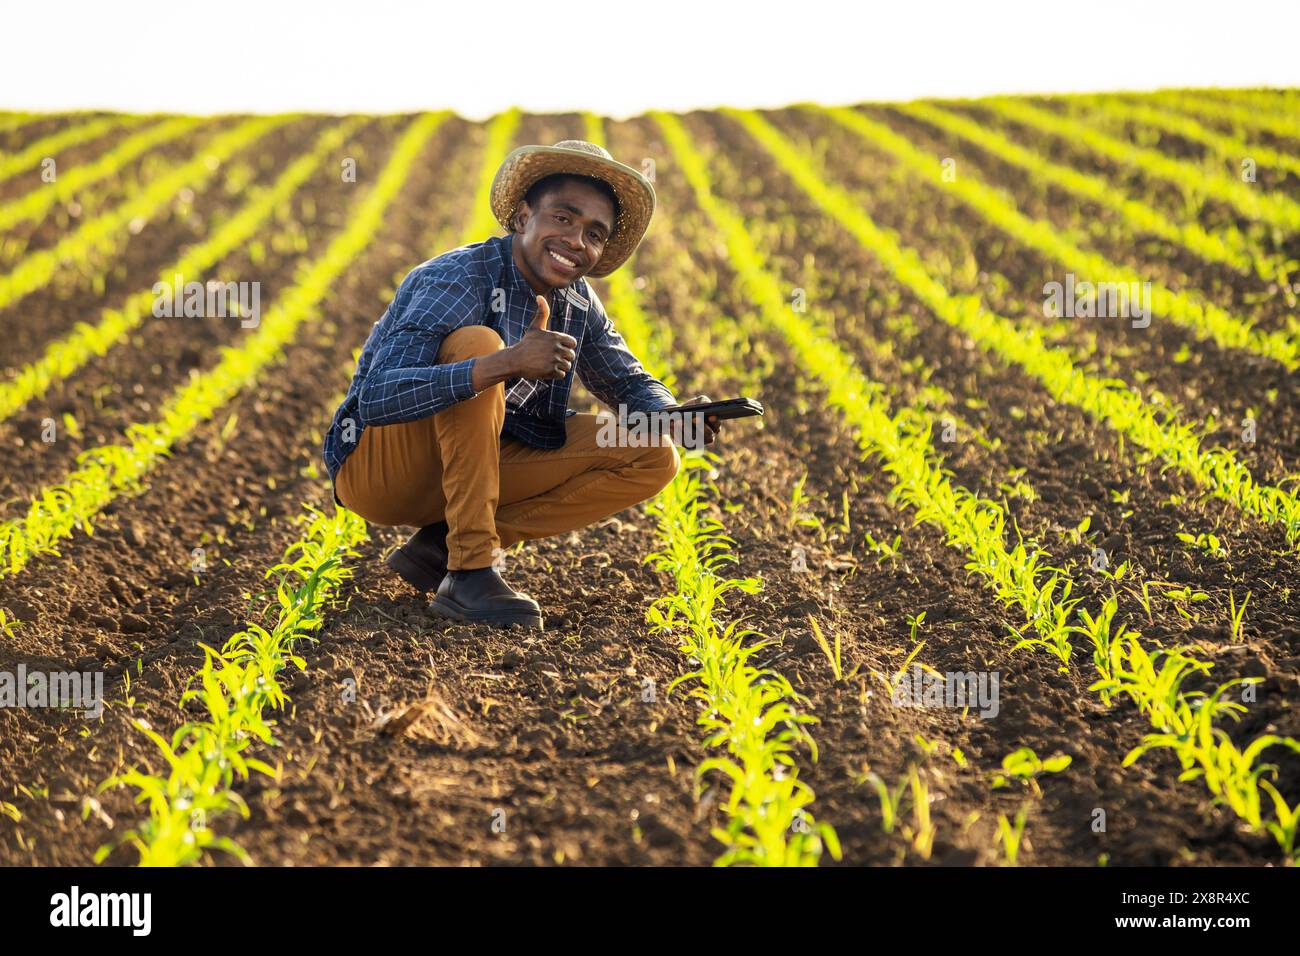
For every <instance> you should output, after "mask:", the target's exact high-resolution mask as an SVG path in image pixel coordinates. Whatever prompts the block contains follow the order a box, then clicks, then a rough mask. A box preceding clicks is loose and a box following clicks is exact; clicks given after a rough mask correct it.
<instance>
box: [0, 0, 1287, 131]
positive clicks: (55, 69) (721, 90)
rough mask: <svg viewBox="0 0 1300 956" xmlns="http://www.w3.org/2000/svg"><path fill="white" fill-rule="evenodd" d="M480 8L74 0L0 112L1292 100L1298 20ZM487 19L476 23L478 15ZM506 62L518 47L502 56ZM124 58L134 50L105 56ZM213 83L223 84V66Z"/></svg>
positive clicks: (470, 115) (1217, 8)
mask: <svg viewBox="0 0 1300 956" xmlns="http://www.w3.org/2000/svg"><path fill="white" fill-rule="evenodd" d="M547 9H554V8H547V7H543V6H542V5H540V4H538V3H524V2H522V0H496V2H495V3H490V5H487V6H478V7H476V8H474V9H473V10H471V9H470V8H469V7H468V6H467V5H466V6H462V7H459V8H442V9H440V8H437V7H433V6H428V5H424V4H419V3H412V2H401V0H370V2H367V3H365V4H355V3H352V2H350V0H318V2H315V3H310V4H301V5H299V4H291V3H280V4H276V3H274V2H271V0H261V2H255V0H230V2H227V3H222V4H220V5H212V4H203V3H184V2H180V0H172V2H166V0H123V2H119V3H116V4H104V3H95V2H91V0H71V2H68V3H65V4H63V5H61V6H60V7H57V8H51V7H43V6H41V5H38V4H27V5H23V6H13V7H11V8H10V9H8V10H7V11H6V14H5V21H6V37H5V40H4V41H3V48H2V49H3V54H4V55H3V56H0V109H5V110H31V111H37V112H59V111H68V110H101V109H102V110H114V111H126V112H180V113H193V114H211V113H266V112H295V111H303V112H323V113H342V112H365V113H405V112H415V111H420V110H432V109H450V110H453V111H455V112H456V113H457V114H459V115H461V116H463V117H465V118H466V119H470V120H475V121H479V120H484V119H487V118H489V117H490V116H492V115H495V114H496V113H499V112H501V111H502V110H505V109H509V108H511V107H518V108H519V109H522V110H525V111H527V112H531V113H558V112H569V111H574V110H591V111H593V112H595V113H598V114H600V115H603V116H607V117H612V118H615V119H623V118H627V117H631V116H637V115H641V114H642V113H644V112H646V111H647V110H650V109H663V110H669V111H674V112H684V111H689V110H693V109H714V108H716V107H719V106H738V107H751V108H759V109H762V108H777V107H782V106H788V105H791V104H793V103H797V102H805V101H814V102H819V103H824V104H828V105H829V104H845V105H847V104H854V103H861V102H867V101H899V100H908V99H916V98H921V97H942V98H953V99H958V98H969V97H977V96H984V95H992V94H998V93H1006V94H1033V93H1040V94H1048V93H1061V94H1066V93H1079V92H1107V91H1119V90H1132V91H1145V90H1155V89H1161V88H1170V87H1270V88H1283V87H1286V88H1289V87H1298V86H1300V56H1296V54H1295V44H1296V38H1297V37H1300V4H1297V3H1295V2H1294V0H1292V2H1289V3H1288V2H1284V0H1259V2H1257V3H1255V4H1252V5H1250V6H1249V7H1243V8H1242V10H1241V12H1240V13H1233V14H1232V15H1229V16H1225V15H1224V13H1223V11H1222V7H1221V5H1220V4H1217V3H1215V4H1211V3H1208V2H1199V3H1196V2H1184V3H1177V2H1172V0H1153V2H1149V3H1145V4H1142V3H1133V2H1132V0H1095V2H1091V3H1086V4H1085V3H1074V2H1071V3H1057V4H1049V3H1045V2H1039V3H1033V2H1028V0H1003V2H993V3H986V4H984V5H982V6H980V7H978V8H977V5H972V4H962V3H954V2H939V0H935V2H931V3H929V4H925V5H924V6H914V7H904V8H895V7H888V8H883V9H880V10H868V9H858V10H854V11H852V12H851V13H850V14H849V16H848V17H847V18H846V17H845V15H844V14H843V13H842V9H843V8H842V5H839V6H837V5H836V4H835V3H832V2H828V0H804V2H802V3H800V4H798V5H797V6H795V7H794V8H793V10H794V11H795V12H792V6H791V4H789V3H788V2H775V0H757V2H753V3H751V4H749V5H747V6H745V7H743V8H738V7H733V6H723V5H718V6H716V7H713V6H707V5H705V4H702V3H700V2H698V0H696V2H694V3H688V2H686V0H657V2H655V3H654V4H652V5H637V6H610V7H607V8H603V9H601V10H600V11H599V15H598V16H593V17H590V18H588V19H582V18H577V19H576V20H574V21H573V25H570V24H569V23H567V22H566V23H563V24H562V25H560V26H558V27H557V26H555V25H553V24H550V23H547V22H545V21H542V22H537V17H538V13H539V11H542V10H547ZM489 14H491V15H493V18H492V19H491V20H488V19H487V16H488V15H489ZM511 44H513V46H512V45H511ZM119 51H130V52H129V53H126V52H119ZM219 67H220V68H219Z"/></svg>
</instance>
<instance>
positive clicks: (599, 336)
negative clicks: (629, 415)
mask: <svg viewBox="0 0 1300 956" xmlns="http://www.w3.org/2000/svg"><path fill="white" fill-rule="evenodd" d="M587 297H588V298H589V299H590V300H591V308H590V309H589V310H588V311H587V329H586V333H585V335H584V336H583V341H582V349H581V351H580V352H579V353H578V360H577V362H576V366H577V369H576V370H577V373H578V376H579V377H580V378H581V379H582V384H583V385H585V386H586V387H587V389H588V390H589V391H590V392H591V394H593V395H595V396H596V398H598V399H600V400H601V401H602V402H604V403H605V404H606V405H608V406H609V407H610V408H612V409H617V408H618V406H619V405H620V404H625V405H627V407H628V411H633V412H650V411H654V410H655V409H657V408H667V407H668V406H669V405H676V404H678V402H677V399H676V398H675V397H673V393H672V392H671V391H669V390H668V386H666V385H665V384H664V383H663V382H661V381H659V379H657V378H655V377H654V376H653V375H651V374H650V373H649V372H647V371H646V370H645V368H643V367H642V365H641V363H640V361H638V360H637V357H636V356H635V355H633V354H632V350H631V349H629V348H628V347H627V342H626V341H625V340H624V339H623V336H621V335H620V334H619V333H618V330H617V329H615V328H614V323H613V322H611V321H610V318H609V316H608V315H606V314H605V305H604V303H602V302H601V301H600V297H599V296H598V295H596V290H595V289H594V288H592V286H591V284H590V283H587Z"/></svg>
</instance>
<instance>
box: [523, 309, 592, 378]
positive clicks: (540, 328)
mask: <svg viewBox="0 0 1300 956" xmlns="http://www.w3.org/2000/svg"><path fill="white" fill-rule="evenodd" d="M550 318H551V307H550V305H549V304H548V303H547V301H546V297H545V296H541V295H539V296H537V315H536V316H534V318H533V321H532V323H531V324H530V325H529V326H528V329H527V331H525V332H524V337H523V338H522V339H520V340H519V341H518V342H516V343H515V344H514V345H512V346H510V349H509V351H510V352H512V353H513V356H512V357H513V358H514V360H515V374H516V375H518V376H519V377H520V378H526V379H539V378H564V376H566V375H568V374H569V369H570V368H572V367H573V362H574V360H575V359H576V358H577V353H576V352H574V349H575V348H577V346H578V340H577V339H575V338H574V337H573V336H572V335H565V334H564V333H563V332H552V331H551V330H550V329H548V328H547V327H546V323H547V322H549V321H550Z"/></svg>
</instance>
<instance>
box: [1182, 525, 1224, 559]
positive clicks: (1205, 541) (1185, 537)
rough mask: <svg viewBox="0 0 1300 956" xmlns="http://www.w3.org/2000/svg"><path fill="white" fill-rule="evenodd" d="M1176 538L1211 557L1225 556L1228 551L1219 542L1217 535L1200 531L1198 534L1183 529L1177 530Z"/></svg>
mask: <svg viewBox="0 0 1300 956" xmlns="http://www.w3.org/2000/svg"><path fill="white" fill-rule="evenodd" d="M1177 537H1178V540H1179V541H1181V542H1182V543H1183V544H1190V545H1191V546H1192V547H1194V548H1197V549H1199V550H1201V551H1204V552H1205V553H1206V554H1208V555H1209V556H1210V557H1212V558H1226V557H1227V556H1228V551H1227V549H1226V548H1224V547H1223V545H1222V544H1221V543H1220V542H1219V536H1218V535H1216V534H1209V533H1207V532H1204V531H1202V532H1201V533H1200V534H1195V535H1193V534H1188V533H1187V532H1185V531H1180V532H1178V535H1177Z"/></svg>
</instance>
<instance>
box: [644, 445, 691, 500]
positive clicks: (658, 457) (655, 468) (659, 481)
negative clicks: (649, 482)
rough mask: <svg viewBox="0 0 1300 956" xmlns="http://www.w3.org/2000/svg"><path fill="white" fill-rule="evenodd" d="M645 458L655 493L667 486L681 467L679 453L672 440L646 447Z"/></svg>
mask: <svg viewBox="0 0 1300 956" xmlns="http://www.w3.org/2000/svg"><path fill="white" fill-rule="evenodd" d="M646 460H647V467H648V471H649V473H650V474H651V475H652V476H653V481H654V482H655V493H658V492H659V490H660V489H662V488H665V487H667V486H668V484H669V482H671V481H672V480H673V479H674V478H676V477H677V473H678V472H679V471H681V468H682V456H681V453H680V452H678V451H677V446H676V445H674V444H673V443H672V442H665V443H664V444H662V445H651V446H649V447H648V448H647V449H646Z"/></svg>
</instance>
